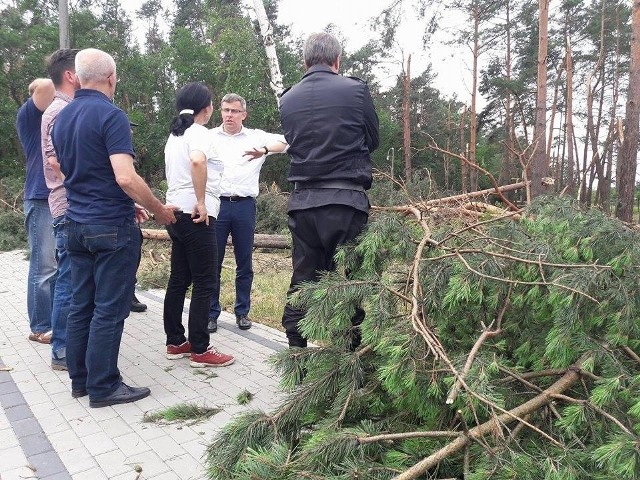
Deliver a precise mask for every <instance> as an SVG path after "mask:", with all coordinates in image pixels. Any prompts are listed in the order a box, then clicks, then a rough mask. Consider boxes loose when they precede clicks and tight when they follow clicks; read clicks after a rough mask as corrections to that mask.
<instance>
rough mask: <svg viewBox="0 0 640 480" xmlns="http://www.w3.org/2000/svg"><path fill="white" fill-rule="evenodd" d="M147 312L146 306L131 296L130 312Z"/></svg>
mask: <svg viewBox="0 0 640 480" xmlns="http://www.w3.org/2000/svg"><path fill="white" fill-rule="evenodd" d="M146 310H147V305H146V304H144V303H142V302H141V301H140V300H138V297H136V296H135V295H134V296H133V300H132V301H131V311H132V312H144V311H146Z"/></svg>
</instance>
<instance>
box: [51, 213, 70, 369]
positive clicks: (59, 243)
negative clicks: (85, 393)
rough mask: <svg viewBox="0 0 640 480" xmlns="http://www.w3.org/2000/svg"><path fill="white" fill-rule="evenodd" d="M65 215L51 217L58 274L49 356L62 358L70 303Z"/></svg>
mask: <svg viewBox="0 0 640 480" xmlns="http://www.w3.org/2000/svg"><path fill="white" fill-rule="evenodd" d="M64 225H65V217H64V215H60V216H59V217H56V218H54V219H53V231H54V233H55V238H56V259H57V260H58V275H57V278H56V288H55V290H54V292H53V309H52V311H51V330H52V331H53V336H52V337H51V354H52V355H51V356H52V357H53V358H58V359H62V358H64V357H65V356H66V345H67V317H68V316H69V307H70V305H71V265H70V260H69V254H68V253H67V249H66V248H65V229H64Z"/></svg>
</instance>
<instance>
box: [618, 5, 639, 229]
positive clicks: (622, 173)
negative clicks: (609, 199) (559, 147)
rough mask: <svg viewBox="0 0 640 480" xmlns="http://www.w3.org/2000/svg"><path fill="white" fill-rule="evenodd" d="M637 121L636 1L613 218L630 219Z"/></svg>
mask: <svg viewBox="0 0 640 480" xmlns="http://www.w3.org/2000/svg"><path fill="white" fill-rule="evenodd" d="M639 122H640V0H634V1H633V7H632V14H631V65H630V68H629V93H628V97H627V107H626V118H625V127H624V141H623V142H622V148H621V150H620V157H619V158H618V162H619V164H620V166H619V176H618V181H617V185H618V203H617V204H616V217H618V218H619V219H620V220H623V221H625V222H631V221H632V220H633V197H634V190H635V183H636V168H637V164H638V159H637V156H638V127H639V125H638V123H639Z"/></svg>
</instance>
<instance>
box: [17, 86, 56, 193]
mask: <svg viewBox="0 0 640 480" xmlns="http://www.w3.org/2000/svg"><path fill="white" fill-rule="evenodd" d="M42 114H43V112H41V111H40V110H38V107H36V104H35V103H33V99H32V98H31V97H29V99H28V100H27V101H26V102H24V103H23V104H22V106H21V107H20V109H19V110H18V115H17V117H16V130H17V131H18V138H19V139H20V143H21V144H22V149H23V150H24V155H25V157H26V158H27V173H26V176H25V181H24V199H25V200H47V199H48V198H49V189H48V188H47V184H46V183H45V181H44V171H43V167H42V146H41V142H42V137H41V133H40V123H41V121H42Z"/></svg>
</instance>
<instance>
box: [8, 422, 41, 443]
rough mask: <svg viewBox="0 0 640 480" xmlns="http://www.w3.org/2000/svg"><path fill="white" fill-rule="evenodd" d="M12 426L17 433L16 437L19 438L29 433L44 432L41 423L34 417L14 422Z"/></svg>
mask: <svg viewBox="0 0 640 480" xmlns="http://www.w3.org/2000/svg"><path fill="white" fill-rule="evenodd" d="M12 427H13V430H14V431H15V433H16V437H18V438H22V437H27V436H29V435H34V434H36V433H41V432H42V427H41V426H40V423H39V422H38V420H36V419H35V418H33V417H32V418H25V419H24V420H19V421H17V422H13V423H12Z"/></svg>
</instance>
